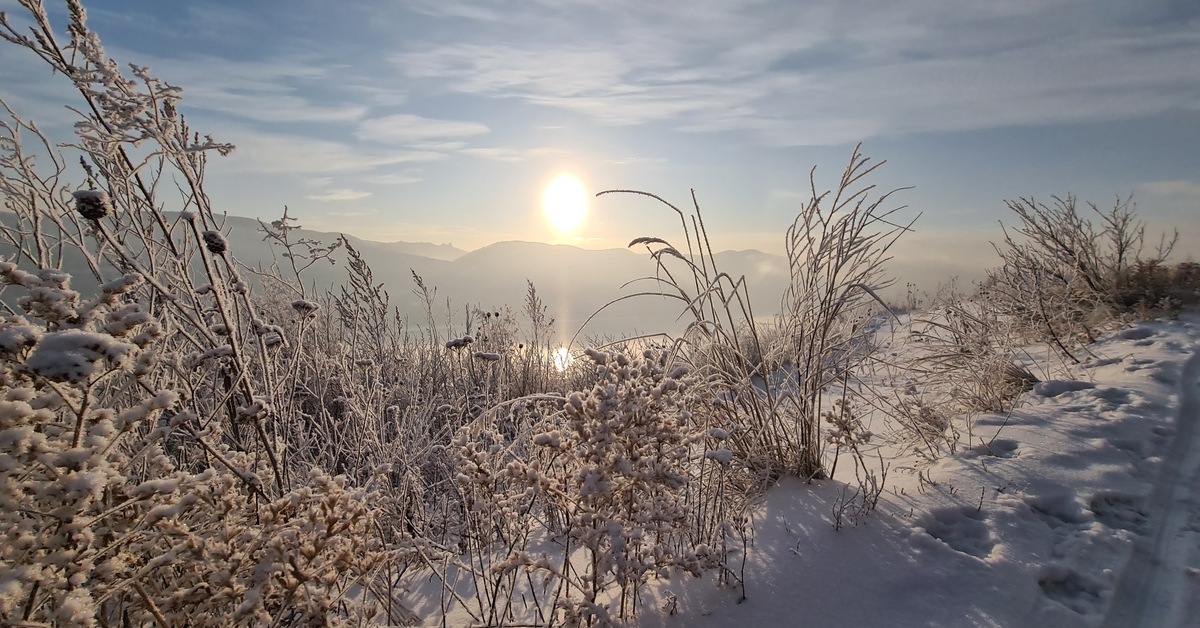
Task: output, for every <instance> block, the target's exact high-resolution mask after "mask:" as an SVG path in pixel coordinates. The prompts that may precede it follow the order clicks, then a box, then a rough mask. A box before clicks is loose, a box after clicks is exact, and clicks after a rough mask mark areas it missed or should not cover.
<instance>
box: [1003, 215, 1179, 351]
mask: <svg viewBox="0 0 1200 628" xmlns="http://www.w3.org/2000/svg"><path fill="white" fill-rule="evenodd" d="M1005 202H1006V204H1007V205H1008V208H1009V210H1011V211H1012V212H1013V213H1014V214H1015V215H1016V217H1017V224H1016V225H1015V226H1014V227H1012V229H1011V231H1010V230H1008V229H1006V230H1005V232H1004V240H1003V242H1001V243H1000V244H997V245H995V248H996V252H997V253H998V254H999V255H1000V257H1001V260H1002V265H1001V266H1000V267H999V268H997V269H994V270H992V271H991V272H990V273H989V276H988V282H987V285H986V288H987V289H988V291H989V292H990V293H991V294H992V296H993V297H994V299H993V302H994V303H995V304H996V305H997V306H998V307H1000V308H1001V310H1002V312H1003V313H1004V314H1007V315H1011V316H1013V317H1015V318H1017V319H1018V320H1022V321H1025V322H1026V323H1027V324H1028V326H1029V327H1030V328H1031V329H1032V330H1034V331H1035V333H1036V335H1037V337H1038V338H1039V339H1041V338H1044V339H1046V340H1048V341H1051V342H1053V344H1054V345H1055V347H1056V348H1057V349H1058V351H1060V352H1061V353H1062V354H1063V355H1064V356H1066V357H1068V358H1070V359H1072V360H1073V361H1075V362H1076V363H1078V362H1079V358H1077V357H1076V356H1075V355H1074V353H1073V351H1074V349H1075V348H1076V347H1078V346H1080V345H1082V344H1086V343H1090V342H1095V340H1096V338H1097V330H1098V329H1099V328H1102V327H1104V326H1106V325H1107V324H1109V323H1110V322H1111V321H1112V320H1113V319H1114V318H1116V317H1117V316H1119V315H1120V314H1122V313H1125V312H1128V311H1129V310H1130V308H1131V307H1133V306H1135V305H1138V304H1142V305H1143V306H1155V305H1158V303H1159V302H1161V301H1162V300H1163V298H1164V297H1166V296H1169V295H1168V294H1167V291H1166V289H1165V286H1163V285H1162V282H1155V281H1145V280H1146V279H1147V278H1149V277H1151V276H1152V275H1153V274H1154V273H1153V272H1152V271H1153V269H1154V268H1157V267H1159V266H1161V265H1162V263H1163V262H1164V261H1165V260H1166V258H1167V256H1168V255H1169V254H1170V252H1171V250H1172V249H1173V248H1174V245H1175V242H1176V241H1177V240H1178V236H1179V234H1178V232H1177V231H1176V232H1175V233H1174V234H1173V236H1171V237H1169V238H1168V237H1167V236H1166V235H1164V236H1163V237H1162V238H1161V239H1160V240H1159V243H1158V245H1157V246H1156V247H1155V248H1154V250H1153V251H1152V252H1149V253H1147V252H1146V247H1145V232H1146V227H1145V223H1144V222H1143V221H1142V220H1140V219H1139V218H1138V216H1137V209H1136V207H1135V206H1134V205H1133V203H1132V202H1131V201H1130V200H1128V199H1126V200H1121V199H1120V198H1118V199H1117V202H1116V204H1115V205H1114V206H1113V208H1112V209H1110V210H1101V209H1100V208H1099V207H1097V206H1096V205H1095V204H1094V203H1087V206H1088V209H1087V210H1081V209H1079V208H1078V207H1077V202H1076V199H1075V197H1074V196H1071V195H1067V196H1066V197H1062V198H1060V197H1057V196H1056V197H1053V203H1052V204H1050V205H1047V204H1045V203H1039V202H1037V201H1035V200H1034V199H1032V198H1020V199H1018V200H1015V201H1011V200H1010V201H1005ZM1089 216H1094V218H1095V219H1096V220H1097V222H1093V220H1092V219H1091V218H1089ZM1135 277H1140V280H1137V281H1131V280H1133V279H1134V278H1135Z"/></svg>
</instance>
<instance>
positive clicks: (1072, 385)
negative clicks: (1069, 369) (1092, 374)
mask: <svg viewBox="0 0 1200 628" xmlns="http://www.w3.org/2000/svg"><path fill="white" fill-rule="evenodd" d="M1095 387H1096V385H1095V384H1093V383H1091V382H1080V381H1076V380H1067V379H1051V380H1046V381H1044V382H1038V383H1037V384H1034V386H1033V394H1035V395H1038V396H1039V397H1047V398H1050V397H1057V396H1059V395H1062V394H1066V393H1069V392H1076V391H1080V390H1089V389H1092V388H1095Z"/></svg>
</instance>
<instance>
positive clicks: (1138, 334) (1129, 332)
mask: <svg viewBox="0 0 1200 628" xmlns="http://www.w3.org/2000/svg"><path fill="white" fill-rule="evenodd" d="M1153 335H1154V330H1153V329H1150V328H1149V327H1130V328H1129V329H1122V330H1121V331H1119V332H1117V333H1116V336H1117V338H1120V339H1122V340H1145V339H1146V338H1149V337H1150V336H1153Z"/></svg>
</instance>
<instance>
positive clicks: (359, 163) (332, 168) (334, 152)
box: [209, 128, 447, 177]
mask: <svg viewBox="0 0 1200 628" xmlns="http://www.w3.org/2000/svg"><path fill="white" fill-rule="evenodd" d="M231 132H232V135H233V137H236V138H237V150H235V151H234V152H233V154H232V155H230V156H229V157H227V158H225V159H217V160H213V161H211V162H209V165H210V167H211V168H213V169H216V170H220V169H230V170H232V171H236V172H262V173H276V174H288V173H291V174H297V175H317V176H326V177H327V176H332V175H338V174H346V173H368V172H370V171H372V170H374V169H376V168H379V167H382V166H393V165H397V164H412V163H423V162H431V161H439V160H442V159H445V158H446V157H447V155H446V154H445V153H439V152H433V151H412V150H380V149H375V150H371V149H366V148H364V147H361V146H355V145H351V144H346V143H342V142H335V141H330V140H321V139H314V138H311V137H305V136H300V135H292V134H284V133H264V132H261V131H254V130H251V129H249V128H237V129H234V130H232V131H231Z"/></svg>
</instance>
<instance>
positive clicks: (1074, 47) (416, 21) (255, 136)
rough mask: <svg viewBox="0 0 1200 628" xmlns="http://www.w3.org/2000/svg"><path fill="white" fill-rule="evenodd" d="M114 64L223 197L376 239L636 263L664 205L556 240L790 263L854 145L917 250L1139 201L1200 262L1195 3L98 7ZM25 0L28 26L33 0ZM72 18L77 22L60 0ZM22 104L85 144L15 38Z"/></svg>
mask: <svg viewBox="0 0 1200 628" xmlns="http://www.w3.org/2000/svg"><path fill="white" fill-rule="evenodd" d="M85 6H86V7H87V8H88V15H89V24H90V26H91V28H92V29H93V30H95V31H96V32H97V33H99V35H100V37H101V38H102V40H103V41H104V43H105V46H106V49H107V52H108V54H109V55H110V56H112V57H114V58H116V59H118V60H120V61H122V62H135V63H138V64H139V65H146V66H150V67H151V68H152V70H153V72H154V73H155V74H157V75H158V76H160V77H161V78H163V79H165V80H167V81H168V82H170V83H172V84H175V85H178V86H180V87H182V88H183V89H184V106H183V107H182V110H183V111H184V112H185V113H186V114H187V115H188V116H189V119H190V120H191V123H192V126H193V127H194V128H196V129H198V130H202V131H203V132H207V133H211V134H212V135H213V136H215V137H216V138H217V139H218V140H221V141H227V142H231V143H233V144H235V145H237V147H238V148H237V150H236V151H235V152H234V153H233V154H232V155H231V156H229V157H227V158H216V157H214V158H213V159H212V160H211V161H210V165H209V177H208V180H207V184H208V189H209V192H210V193H211V194H212V196H213V198H214V200H215V201H216V203H217V207H218V209H219V210H223V211H227V212H228V213H230V214H234V215H240V216H251V217H262V218H273V217H277V216H278V215H279V214H280V213H281V212H282V210H283V207H284V206H285V205H286V206H287V207H288V208H289V210H290V212H291V214H292V215H293V216H296V217H298V218H299V220H300V222H301V224H303V225H304V226H305V227H307V228H312V229H318V230H330V231H342V232H345V233H349V234H353V235H356V236H359V237H363V238H366V239H372V240H380V241H395V240H403V241H428V242H434V243H452V244H454V245H455V246H458V247H459V248H463V249H467V250H471V249H475V248H478V247H481V246H484V245H487V244H489V243H492V242H496V241H501V240H532V241H546V242H556V243H560V242H561V243H570V244H575V245H577V246H581V247H584V248H607V247H620V246H624V245H625V244H627V243H628V241H629V240H631V239H633V238H635V237H638V236H647V235H654V236H660V237H664V238H666V239H668V240H672V239H675V238H678V237H681V235H680V230H679V225H678V221H677V220H676V219H675V218H674V216H673V214H671V213H670V212H669V210H666V209H665V208H661V207H659V206H657V205H655V204H654V203H652V202H650V201H648V200H647V199H644V198H638V197H632V196H624V197H622V196H605V197H601V198H598V199H592V201H591V203H590V212H589V215H588V217H587V219H586V221H585V222H584V224H583V226H582V228H581V229H580V230H579V231H578V232H577V233H575V234H572V235H569V236H566V235H563V234H560V233H557V232H555V230H554V229H553V228H552V227H551V226H550V225H549V224H548V222H547V221H546V219H545V217H544V216H543V214H542V211H541V207H540V204H541V195H542V191H543V189H544V188H545V186H546V185H547V184H548V183H549V182H550V181H551V180H552V179H553V178H554V177H555V176H557V175H559V174H562V173H571V174H573V175H575V176H577V177H579V179H580V180H581V181H582V182H583V184H584V186H585V187H586V188H587V189H588V190H589V192H595V191H598V190H602V189H610V188H633V189H641V190H646V191H650V192H654V193H656V194H658V195H660V196H663V197H664V198H666V199H668V200H670V201H672V202H674V203H676V204H678V205H685V204H690V202H691V196H690V191H691V190H694V191H695V195H696V198H697V200H698V201H699V203H700V206H701V208H702V210H703V212H704V216H705V220H706V224H707V227H708V230H709V232H710V235H711V236H712V240H713V246H714V248H716V249H745V248H756V249H759V250H763V251H767V252H772V253H782V252H783V239H784V238H783V234H784V232H785V229H786V228H787V226H788V225H789V224H790V223H791V221H792V219H793V218H794V217H795V215H796V213H797V211H798V209H799V207H800V206H801V205H802V204H803V203H804V202H805V200H806V199H807V198H808V195H809V194H808V191H809V184H808V174H809V171H810V169H811V168H813V167H814V166H816V167H817V170H816V176H817V184H818V186H819V187H820V188H821V189H825V188H828V187H831V186H833V185H834V184H835V183H836V180H837V177H838V176H839V175H840V172H841V170H842V169H843V168H844V167H845V164H846V162H847V160H848V159H849V157H850V154H851V151H852V150H853V148H854V146H855V145H856V144H857V143H859V142H861V143H862V144H863V152H864V154H866V155H867V156H869V157H871V158H872V159H873V160H875V161H879V160H886V161H887V164H886V165H885V166H883V168H882V169H881V170H880V171H878V173H877V175H875V176H873V177H872V179H871V182H872V183H874V184H876V185H877V186H878V187H879V188H880V189H891V188H896V187H907V186H911V187H912V189H910V190H905V191H903V192H900V193H898V194H897V195H895V196H894V197H893V199H894V200H895V201H896V204H897V205H906V206H907V209H905V210H903V211H902V212H901V215H903V216H907V217H910V218H911V217H916V216H917V215H918V214H920V219H919V220H918V222H917V223H916V226H915V228H916V231H915V232H914V233H912V234H909V235H908V236H906V237H905V238H904V239H903V240H902V242H901V245H899V246H898V248H897V249H896V255H897V256H898V257H903V258H905V259H906V260H908V261H912V262H914V263H915V264H917V265H921V264H924V265H925V266H926V267H928V268H945V269H946V270H947V272H951V273H955V272H963V273H966V274H970V272H971V269H976V268H982V267H983V266H985V265H990V264H992V263H993V262H994V261H995V256H994V253H993V252H992V250H991V248H990V246H989V245H988V242H989V241H994V240H997V239H999V237H1000V229H999V225H998V222H999V221H1005V222H1006V223H1011V218H1010V213H1009V212H1008V210H1007V209H1006V208H1005V204H1004V201H1005V199H1015V198H1018V197H1030V196H1032V197H1034V198H1035V199H1037V200H1044V201H1049V200H1050V196H1051V195H1053V194H1058V195H1065V194H1068V193H1071V194H1074V195H1076V196H1078V197H1080V198H1081V199H1084V200H1091V201H1094V202H1096V203H1097V204H1099V205H1101V206H1106V205H1107V206H1111V204H1112V203H1113V202H1114V200H1115V199H1116V198H1117V197H1118V196H1120V197H1127V196H1130V195H1132V196H1133V200H1134V201H1135V202H1136V203H1137V206H1138V208H1139V211H1140V213H1141V214H1142V215H1143V216H1144V217H1145V218H1146V219H1147V220H1148V221H1149V222H1150V223H1151V228H1152V229H1154V228H1163V227H1168V226H1179V227H1180V228H1181V229H1182V230H1183V235H1184V241H1183V242H1182V244H1181V247H1180V250H1181V257H1186V256H1187V255H1188V254H1189V253H1190V254H1193V255H1194V256H1196V257H1200V246H1198V245H1197V244H1196V242H1197V241H1200V227H1197V226H1196V225H1197V224H1200V220H1197V216H1200V3H1197V2H1195V1H1194V0H1128V1H1112V0H1099V1H1097V0H1012V1H1006V2H970V1H963V0H906V1H892V0H815V1H811V2H810V1H805V2H799V1H793V0H691V1H689V2H675V1H663V2H646V1H645V0H638V1H632V0H630V1H627V0H557V1H551V0H531V1H526V2H500V1H491V0H485V1H478V2H469V1H465V0H407V1H405V2H386V1H372V2H368V1H365V0H362V1H359V0H338V1H336V2H335V1H318V0H293V1H291V2H287V3H283V2H242V1H240V0H236V1H233V0H191V1H189V2H162V1H160V0H93V1H87V0H85ZM0 9H2V10H6V11H8V12H9V13H10V18H11V19H13V20H14V22H16V23H18V24H19V23H21V22H20V13H22V11H23V9H21V7H20V6H19V5H18V4H17V3H16V1H15V0H0ZM49 9H50V11H51V16H52V19H54V20H56V22H57V23H58V24H59V25H60V26H61V25H63V24H65V19H64V17H65V16H64V14H65V9H64V7H63V6H62V5H60V4H58V3H49ZM0 96H2V97H3V98H4V99H5V100H6V101H8V102H9V104H10V105H12V106H13V107H14V108H15V109H16V110H17V111H18V112H20V113H22V114H23V115H25V116H27V117H32V118H35V119H36V120H38V121H39V122H40V123H42V124H43V126H46V127H47V128H49V129H54V128H59V129H69V125H70V124H71V123H72V121H73V118H72V117H71V116H72V114H71V113H70V112H69V111H67V110H65V109H64V108H63V105H64V104H67V103H70V102H73V100H71V99H70V94H69V90H68V87H67V86H65V85H64V82H63V80H62V77H61V76H52V75H51V74H50V73H49V71H48V70H47V69H45V68H43V67H42V66H40V65H38V62H37V60H36V59H35V58H33V57H32V55H31V54H29V53H28V52H27V51H23V50H20V49H17V48H16V47H13V46H10V45H3V46H0Z"/></svg>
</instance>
